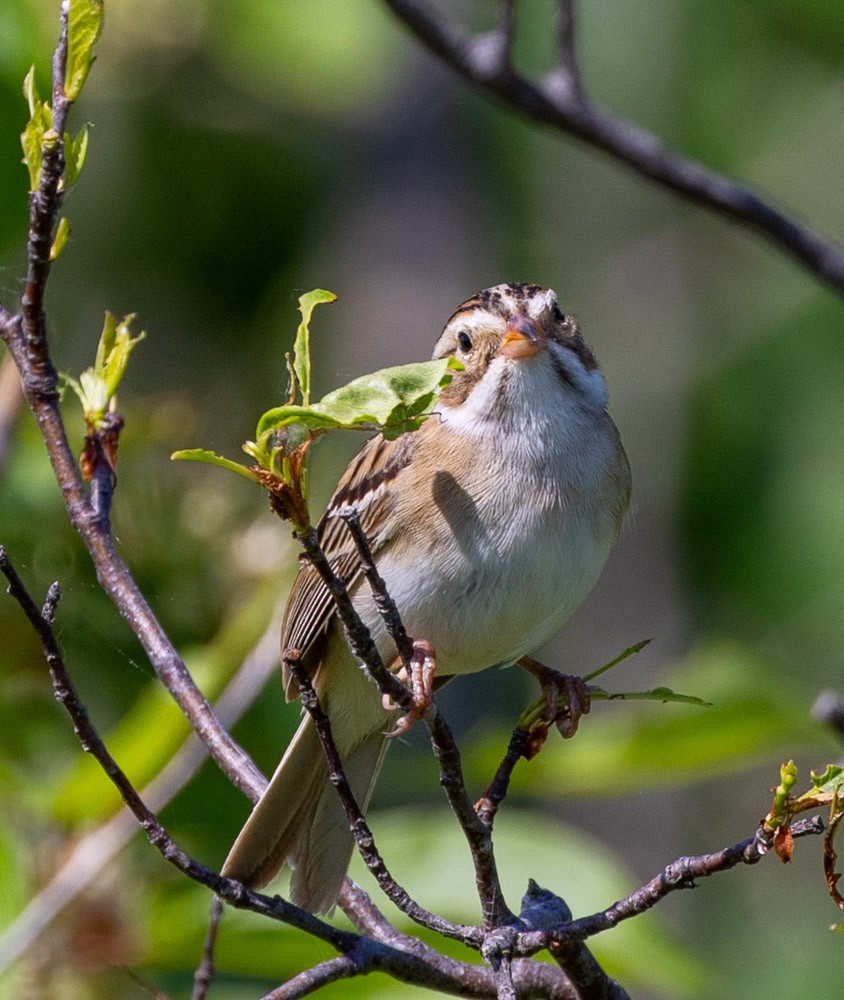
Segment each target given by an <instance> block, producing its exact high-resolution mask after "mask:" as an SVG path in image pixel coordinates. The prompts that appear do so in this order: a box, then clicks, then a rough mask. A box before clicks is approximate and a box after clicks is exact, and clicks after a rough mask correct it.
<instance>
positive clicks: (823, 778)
mask: <svg viewBox="0 0 844 1000" xmlns="http://www.w3.org/2000/svg"><path fill="white" fill-rule="evenodd" d="M810 777H811V780H812V786H813V787H812V789H811V791H809V792H807V793H806V795H807V796H808V795H819V794H821V793H822V792H835V791H837V792H838V794H839V795H840V794H841V790H842V788H844V767H841V766H840V765H838V764H827V766H826V770H825V771H824V772H823V773H822V774H815V772H814V771H812V772H811V775H810Z"/></svg>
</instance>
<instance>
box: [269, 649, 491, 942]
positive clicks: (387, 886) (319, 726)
mask: <svg viewBox="0 0 844 1000" xmlns="http://www.w3.org/2000/svg"><path fill="white" fill-rule="evenodd" d="M284 662H285V664H286V666H287V667H288V669H289V670H290V673H291V674H292V675H293V676H294V677H295V678H296V681H297V683H298V685H299V690H300V691H301V696H302V706H303V708H304V709H305V711H306V712H307V713H308V714H309V715H310V717H311V719H312V720H313V723H314V728H315V729H316V732H317V736H318V737H319V741H320V745H321V746H322V752H323V755H324V756H325V761H326V764H327V765H328V777H329V780H330V781H331V784H332V785H334V787H335V788H336V789H337V794H338V795H339V796H340V802H341V804H342V806H343V809H344V810H345V812H346V816H347V818H348V820H349V828H350V829H351V831H352V835H353V836H354V838H355V843H356V844H357V847H358V851H359V852H360V856H361V857H362V858H363V861H364V864H365V865H366V867H367V868H368V869H369V871H370V872H371V873H372V874H373V875H374V876H375V879H376V880H377V882H378V885H379V886H380V887H381V890H382V891H383V892H384V894H385V895H386V896H388V897H389V899H391V900H392V901H393V903H395V905H396V906H397V907H398V908H399V909H400V910H401V911H402V912H403V913H406V914H407V916H409V917H410V918H411V920H415V921H416V923H418V924H421V925H422V926H423V927H428V928H429V929H430V930H434V931H437V933H439V934H442V935H443V936H444V937H448V938H452V939H454V940H457V941H463V942H465V943H467V944H470V943H474V945H475V947H479V946H480V942H481V933H480V928H478V927H472V926H468V925H458V924H452V923H451V922H450V921H448V920H445V919H443V918H442V917H438V916H436V915H435V914H433V913H430V912H429V911H428V910H426V909H424V907H422V906H420V905H419V904H418V903H417V902H415V901H414V900H413V899H412V898H411V897H410V895H409V894H408V892H407V891H406V890H405V889H403V888H402V886H400V885H399V884H398V882H396V880H395V879H394V878H393V876H392V875H391V874H390V872H389V870H388V868H387V866H386V864H385V863H384V859H383V858H382V857H381V854H380V852H379V851H378V848H377V847H376V845H375V839H374V837H373V836H372V832H371V830H370V829H369V825H368V824H367V822H366V817H365V816H364V814H363V812H362V810H361V808H360V806H359V805H358V803H357V800H356V799H355V796H354V792H353V791H352V787H351V785H350V784H349V781H348V779H347V777H346V773H345V771H344V769H343V762H342V761H341V760H340V755H339V753H338V752H337V746H336V744H335V743H334V738H333V736H332V734H331V723H330V721H329V719H328V716H327V715H326V714H325V712H324V711H323V710H322V706H321V705H320V703H319V699H318V697H317V694H316V691H314V686H313V684H312V683H311V679H310V677H309V676H308V672H307V670H306V669H305V667H304V666H303V665H302V661H301V659H300V657H299V656H298V654H297V653H296V651H295V650H286V651H285V654H284Z"/></svg>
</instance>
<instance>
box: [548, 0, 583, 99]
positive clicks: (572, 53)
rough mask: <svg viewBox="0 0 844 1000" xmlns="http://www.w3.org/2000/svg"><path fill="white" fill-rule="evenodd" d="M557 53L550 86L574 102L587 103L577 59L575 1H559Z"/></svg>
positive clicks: (549, 82) (549, 79)
mask: <svg viewBox="0 0 844 1000" xmlns="http://www.w3.org/2000/svg"><path fill="white" fill-rule="evenodd" d="M557 11H558V13H557V53H558V61H557V68H556V70H555V71H554V72H553V73H552V74H551V75H550V76H549V78H548V84H549V86H551V87H555V86H556V87H558V88H559V90H560V92H562V93H565V94H568V95H570V97H571V98H572V99H573V100H577V101H585V100H586V93H585V90H584V87H583V80H582V78H581V75H580V65H579V61H578V57H577V15H576V10H575V0H558V3H557Z"/></svg>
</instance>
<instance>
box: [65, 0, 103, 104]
mask: <svg viewBox="0 0 844 1000" xmlns="http://www.w3.org/2000/svg"><path fill="white" fill-rule="evenodd" d="M102 29H103V0H70V11H69V13H68V27H67V71H66V73H65V78H64V91H65V94H66V96H67V97H68V99H69V100H71V101H75V100H76V99H77V98H78V97H79V95H80V93H81V92H82V87H83V86H84V84H85V79H86V78H87V76H88V71H89V70H90V69H91V64H92V63H93V61H94V43H95V42H96V41H97V39H98V38H99V37H100V32H101V31H102Z"/></svg>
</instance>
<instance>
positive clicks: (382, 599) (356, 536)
mask: <svg viewBox="0 0 844 1000" xmlns="http://www.w3.org/2000/svg"><path fill="white" fill-rule="evenodd" d="M337 516H338V517H341V518H342V519H343V521H345V523H346V527H347V528H348V529H349V534H350V535H351V536H352V540H353V541H354V543H355V547H356V548H357V550H358V555H359V556H360V561H361V566H362V567H363V573H364V576H365V577H366V581H367V583H368V584H369V589H370V590H371V591H372V597H373V599H374V601H375V607H376V608H377V610H378V613H379V614H380V615H381V618H382V619H383V621H384V627H385V628H386V629H387V634H388V635H389V636H390V638H391V639H392V640H393V642H394V643H395V646H396V651H397V652H398V654H399V656H400V657H401V661H402V663H403V664H404V667H405V669H406V670H407V671H408V676H409V672H410V661H411V659H412V658H413V640H412V639H411V638H410V636H409V635H408V634H407V631H406V630H405V627H404V622H403V621H402V620H401V615H400V614H399V609H398V608H397V607H396V602H395V601H394V600H393V599H392V597H391V596H390V594H389V592H388V591H387V584H386V582H385V581H384V578H383V577H382V576H381V574H380V573H379V572H378V567H377V566H376V564H375V559H374V557H373V555H372V549H371V547H370V545H369V540H368V539H367V537H366V535H365V534H364V531H363V528H362V527H361V525H360V518H359V517H358V512H357V511H356V510H355V508H354V507H344V508H343V509H342V510H339V511H338V512H337Z"/></svg>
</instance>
